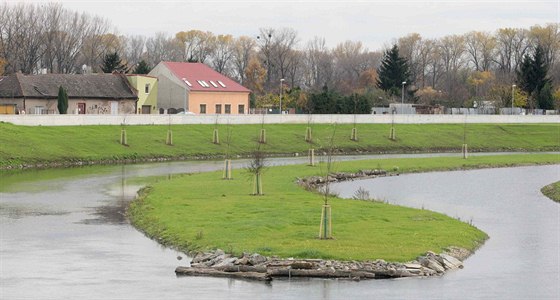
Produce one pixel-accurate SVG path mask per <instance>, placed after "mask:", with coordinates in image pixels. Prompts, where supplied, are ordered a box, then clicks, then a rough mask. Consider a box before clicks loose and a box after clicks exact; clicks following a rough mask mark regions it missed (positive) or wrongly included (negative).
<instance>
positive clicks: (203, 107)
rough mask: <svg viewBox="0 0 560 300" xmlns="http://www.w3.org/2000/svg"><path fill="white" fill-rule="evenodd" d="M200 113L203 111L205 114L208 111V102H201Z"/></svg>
mask: <svg viewBox="0 0 560 300" xmlns="http://www.w3.org/2000/svg"><path fill="white" fill-rule="evenodd" d="M200 113H201V114H205V113H206V104H200Z"/></svg>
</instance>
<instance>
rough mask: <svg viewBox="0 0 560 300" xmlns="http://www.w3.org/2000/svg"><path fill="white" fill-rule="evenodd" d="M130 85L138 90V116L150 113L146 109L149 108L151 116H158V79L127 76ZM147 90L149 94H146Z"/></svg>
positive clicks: (143, 76) (144, 76)
mask: <svg viewBox="0 0 560 300" xmlns="http://www.w3.org/2000/svg"><path fill="white" fill-rule="evenodd" d="M127 79H128V81H129V82H130V84H131V85H132V86H133V87H134V88H135V89H136V90H138V105H137V112H136V113H138V114H144V113H148V112H147V111H146V108H149V113H150V114H158V113H159V112H158V107H157V99H158V79H157V78H156V77H152V76H146V75H136V74H134V75H127ZM146 89H147V90H148V92H147V93H146Z"/></svg>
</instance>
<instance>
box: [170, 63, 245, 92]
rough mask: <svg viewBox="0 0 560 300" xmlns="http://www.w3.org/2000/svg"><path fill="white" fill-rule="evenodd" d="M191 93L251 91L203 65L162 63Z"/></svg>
mask: <svg viewBox="0 0 560 300" xmlns="http://www.w3.org/2000/svg"><path fill="white" fill-rule="evenodd" d="M162 64H164V66H165V67H167V68H168V69H169V70H171V72H172V73H173V74H174V75H175V77H177V79H179V80H181V81H182V82H184V84H185V85H186V86H187V88H188V89H189V90H190V91H197V92H246V93H250V92H251V90H249V89H247V88H245V87H244V86H242V85H240V84H239V83H237V82H235V81H233V80H232V79H230V78H228V77H227V76H224V75H222V74H220V73H219V72H216V71H214V70H213V69H212V68H210V67H208V66H207V65H205V64H203V63H187V62H162Z"/></svg>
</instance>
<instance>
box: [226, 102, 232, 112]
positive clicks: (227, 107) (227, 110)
mask: <svg viewBox="0 0 560 300" xmlns="http://www.w3.org/2000/svg"><path fill="white" fill-rule="evenodd" d="M225 113H226V114H231V104H226V105H225Z"/></svg>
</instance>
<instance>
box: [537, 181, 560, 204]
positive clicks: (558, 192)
mask: <svg viewBox="0 0 560 300" xmlns="http://www.w3.org/2000/svg"><path fill="white" fill-rule="evenodd" d="M541 192H542V193H543V194H544V195H545V196H547V197H548V198H550V199H552V200H554V201H556V202H560V181H557V182H554V183H551V184H549V185H547V186H544V187H543V188H542V189H541Z"/></svg>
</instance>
